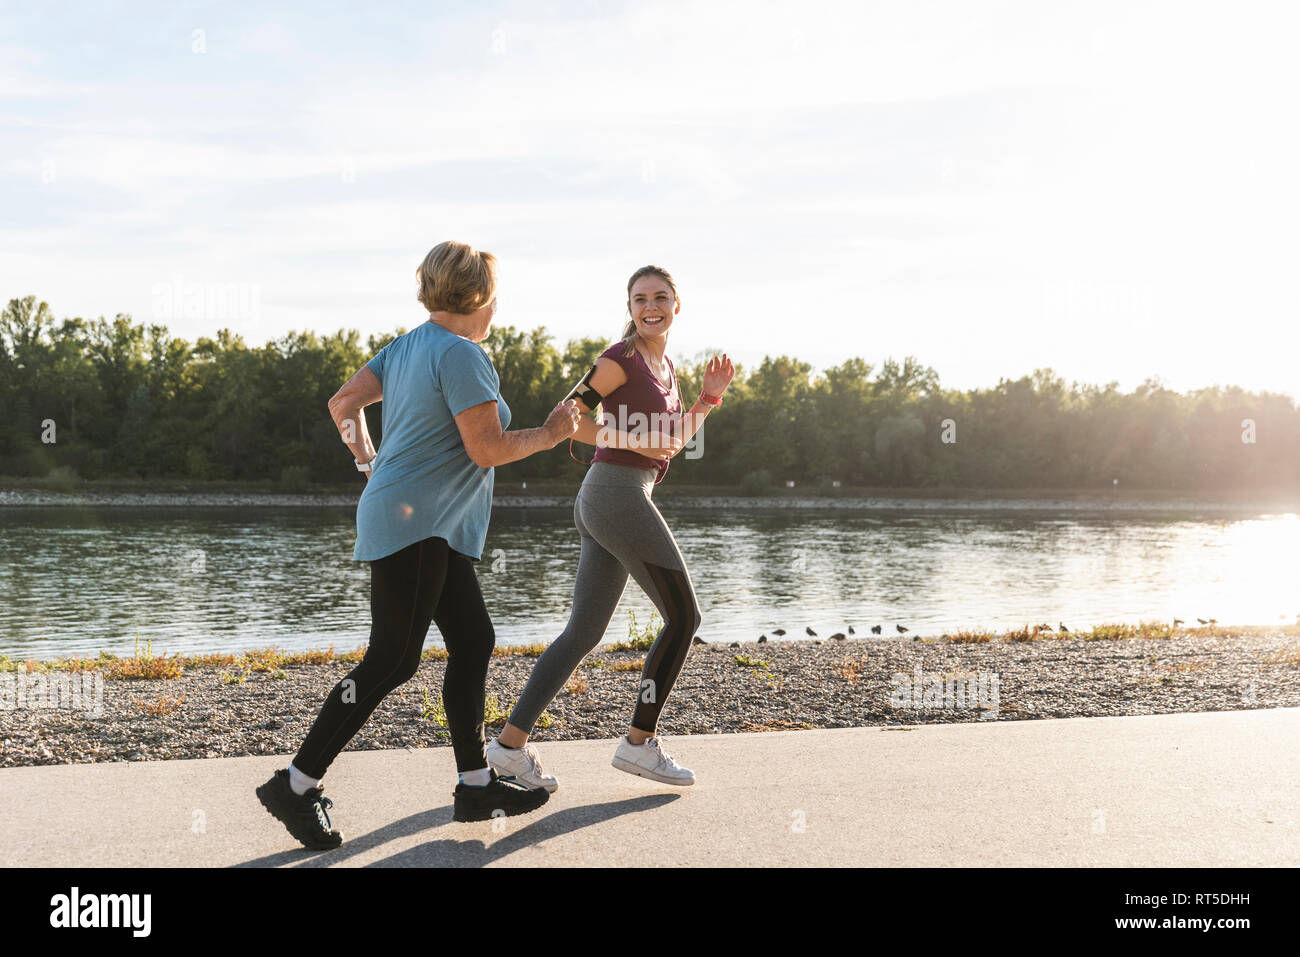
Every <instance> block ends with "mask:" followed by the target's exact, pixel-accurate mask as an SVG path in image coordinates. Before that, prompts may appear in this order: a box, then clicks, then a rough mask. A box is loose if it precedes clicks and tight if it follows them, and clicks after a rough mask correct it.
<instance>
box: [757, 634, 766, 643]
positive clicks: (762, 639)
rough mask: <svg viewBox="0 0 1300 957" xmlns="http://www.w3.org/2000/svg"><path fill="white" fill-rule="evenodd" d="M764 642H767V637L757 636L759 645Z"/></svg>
mask: <svg viewBox="0 0 1300 957" xmlns="http://www.w3.org/2000/svg"><path fill="white" fill-rule="evenodd" d="M765 641H767V635H759V636H758V643H759V644H760V645H761V644H762V643H763V642H765Z"/></svg>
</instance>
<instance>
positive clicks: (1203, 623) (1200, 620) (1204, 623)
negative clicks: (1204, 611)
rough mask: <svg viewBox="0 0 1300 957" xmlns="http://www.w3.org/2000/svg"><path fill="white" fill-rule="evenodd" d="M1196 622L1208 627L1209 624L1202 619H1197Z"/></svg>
mask: <svg viewBox="0 0 1300 957" xmlns="http://www.w3.org/2000/svg"><path fill="white" fill-rule="evenodd" d="M1196 620H1197V621H1199V622H1200V623H1201V624H1202V625H1208V624H1209V622H1208V621H1206V620H1205V619H1204V618H1197V619H1196Z"/></svg>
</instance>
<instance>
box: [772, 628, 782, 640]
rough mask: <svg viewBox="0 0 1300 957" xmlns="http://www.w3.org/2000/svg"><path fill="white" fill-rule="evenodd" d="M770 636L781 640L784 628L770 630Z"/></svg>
mask: <svg viewBox="0 0 1300 957" xmlns="http://www.w3.org/2000/svg"><path fill="white" fill-rule="evenodd" d="M772 634H774V635H776V636H777V637H778V638H783V637H785V629H784V628H773V629H772Z"/></svg>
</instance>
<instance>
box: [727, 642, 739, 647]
mask: <svg viewBox="0 0 1300 957" xmlns="http://www.w3.org/2000/svg"><path fill="white" fill-rule="evenodd" d="M727 647H728V648H739V647H740V642H738V641H733V642H732V643H731V644H729V645H727Z"/></svg>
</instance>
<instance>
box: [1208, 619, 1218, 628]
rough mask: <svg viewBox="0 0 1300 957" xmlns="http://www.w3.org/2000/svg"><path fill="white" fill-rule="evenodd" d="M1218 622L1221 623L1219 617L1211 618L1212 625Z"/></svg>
mask: <svg viewBox="0 0 1300 957" xmlns="http://www.w3.org/2000/svg"><path fill="white" fill-rule="evenodd" d="M1218 623H1219V619H1217V618H1211V619H1210V625H1211V626H1214V625H1217V624H1218Z"/></svg>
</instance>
